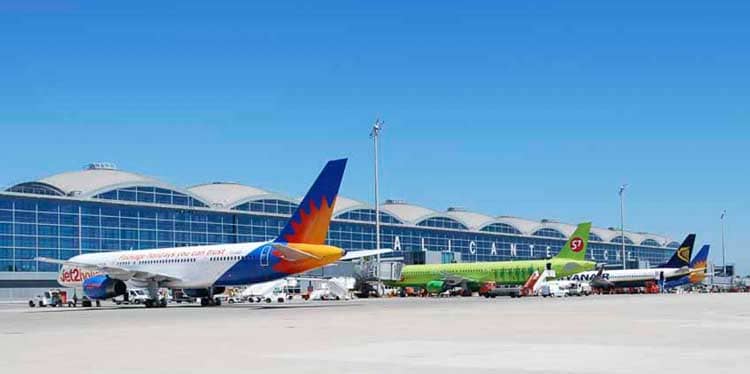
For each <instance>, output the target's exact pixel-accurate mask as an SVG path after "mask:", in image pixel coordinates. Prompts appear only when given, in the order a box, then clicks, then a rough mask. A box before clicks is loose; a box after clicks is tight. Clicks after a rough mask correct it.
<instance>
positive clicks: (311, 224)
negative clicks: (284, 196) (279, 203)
mask: <svg viewBox="0 0 750 374" xmlns="http://www.w3.org/2000/svg"><path fill="white" fill-rule="evenodd" d="M346 161H347V160H346V159H341V160H334V161H329V162H328V163H327V164H326V166H325V167H324V168H323V171H321V172H320V175H318V179H316V180H315V183H313V185H312V187H310V190H309V191H308V192H307V195H305V198H304V199H302V203H300V205H299V207H298V208H297V210H296V211H295V212H294V214H293V215H292V218H291V219H290V220H289V222H288V223H287V224H286V226H285V227H284V229H283V230H281V234H280V235H279V237H278V238H276V240H275V241H276V242H286V243H306V244H324V243H325V240H326V235H327V234H328V227H329V225H330V223H331V215H332V214H333V207H334V205H335V204H336V197H337V196H338V194H339V187H341V179H342V178H343V176H344V169H346Z"/></svg>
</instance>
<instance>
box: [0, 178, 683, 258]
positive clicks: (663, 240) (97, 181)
mask: <svg viewBox="0 0 750 374" xmlns="http://www.w3.org/2000/svg"><path fill="white" fill-rule="evenodd" d="M19 186H30V187H32V186H33V187H39V186H41V187H42V188H43V189H45V190H46V191H47V192H48V193H49V192H53V193H54V194H59V195H65V196H76V197H81V198H92V197H94V196H96V195H98V194H100V193H104V192H107V191H111V190H114V189H119V188H127V187H134V186H149V187H158V188H164V189H169V190H173V191H177V192H180V193H184V194H186V195H188V196H192V197H193V198H195V199H197V200H199V201H201V202H203V203H205V204H206V205H208V206H212V207H217V208H223V209H231V208H234V207H237V206H239V205H241V204H244V203H247V202H251V201H257V200H266V199H274V200H282V201H287V202H290V203H295V204H297V203H299V200H298V199H293V198H290V197H287V196H285V195H282V194H279V193H275V192H271V191H267V190H264V189H260V188H256V187H252V186H248V185H244V184H240V183H233V182H215V183H207V184H201V185H197V186H193V187H190V188H188V189H182V188H179V187H176V186H173V185H171V184H168V183H165V182H162V181H160V180H158V179H155V178H151V177H147V176H144V175H140V174H136V173H131V172H126V171H121V170H117V169H116V168H115V167H114V166H113V165H108V164H91V165H89V166H88V167H87V168H86V169H85V170H81V171H73V172H67V173H60V174H55V175H52V176H49V177H46V178H42V179H39V180H36V181H30V182H25V183H21V184H18V185H15V186H13V187H11V188H9V190H13V189H14V188H15V187H19ZM359 209H374V208H373V207H372V205H370V204H367V203H364V202H361V201H358V200H353V199H349V198H346V197H343V196H339V197H338V198H337V200H336V207H335V210H334V217H336V216H338V215H340V214H343V213H346V212H349V211H353V210H359ZM381 211H382V212H383V213H386V214H390V215H392V216H393V217H394V218H396V219H398V220H400V221H401V222H403V223H404V224H407V225H417V224H419V223H420V222H422V221H424V220H426V219H429V218H434V217H443V218H448V219H452V220H454V221H457V222H459V223H461V224H463V225H464V226H466V227H467V228H469V230H474V231H480V230H482V229H483V228H485V227H487V226H489V225H492V224H495V223H502V224H506V225H509V226H512V227H514V228H516V229H517V230H518V231H519V232H521V234H522V235H532V234H533V233H534V232H536V231H538V230H540V229H543V228H550V229H554V230H557V231H560V232H561V233H563V234H564V235H565V236H570V235H571V234H572V233H573V231H575V228H576V226H575V225H572V224H567V223H561V222H557V221H551V220H542V221H536V220H528V219H523V218H518V217H512V216H498V217H493V216H490V215H486V214H482V213H477V212H471V211H467V210H464V209H460V208H450V209H448V211H446V212H439V211H435V210H432V209H429V208H425V207H422V206H418V205H414V204H409V203H407V202H405V201H398V200H387V201H386V203H385V204H382V205H381ZM592 232H593V233H595V234H596V235H598V236H599V237H601V238H602V241H604V242H611V241H612V239H614V238H616V237H617V236H619V235H620V231H619V230H616V229H611V228H610V229H605V228H599V227H594V228H592ZM625 236H626V237H628V238H629V239H630V240H631V241H632V242H633V243H635V244H636V245H640V244H641V243H643V242H644V241H645V240H648V239H651V240H654V241H656V242H657V243H659V244H660V245H661V246H666V245H668V244H673V243H675V242H673V241H672V240H671V239H669V238H667V237H664V236H661V235H655V234H649V233H642V232H630V231H626V232H625ZM677 244H679V243H677Z"/></svg>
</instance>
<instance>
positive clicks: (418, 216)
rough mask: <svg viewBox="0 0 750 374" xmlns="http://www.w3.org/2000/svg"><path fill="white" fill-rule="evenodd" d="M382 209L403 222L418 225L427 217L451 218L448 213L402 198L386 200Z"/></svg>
mask: <svg viewBox="0 0 750 374" xmlns="http://www.w3.org/2000/svg"><path fill="white" fill-rule="evenodd" d="M380 209H381V210H382V211H383V212H386V213H388V214H390V215H392V216H394V217H396V218H397V219H399V220H400V221H401V222H404V223H407V224H412V225H416V224H417V223H419V222H422V221H424V220H426V219H429V218H433V217H445V218H451V219H452V217H450V216H449V215H447V214H440V213H438V212H437V211H434V210H432V209H428V208H425V207H421V206H419V205H413V204H409V203H407V202H405V201H400V200H386V202H385V204H383V205H381V207H380Z"/></svg>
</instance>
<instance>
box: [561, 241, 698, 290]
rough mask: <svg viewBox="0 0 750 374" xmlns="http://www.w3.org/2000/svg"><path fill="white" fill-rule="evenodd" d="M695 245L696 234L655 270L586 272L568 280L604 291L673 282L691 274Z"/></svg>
mask: <svg viewBox="0 0 750 374" xmlns="http://www.w3.org/2000/svg"><path fill="white" fill-rule="evenodd" d="M694 244H695V234H690V235H688V236H687V237H686V238H685V241H683V242H682V245H680V247H679V248H678V249H677V251H675V253H674V255H673V256H672V258H671V259H670V260H669V261H668V262H666V263H664V264H662V265H660V266H658V267H657V268H654V269H628V270H600V271H599V272H597V271H586V272H582V273H578V274H573V275H571V276H570V277H569V278H568V279H570V280H573V281H581V282H591V286H592V287H596V288H603V289H612V288H625V287H645V286H646V283H647V282H659V281H664V282H669V281H673V280H676V279H680V278H682V277H684V276H686V275H689V274H690V273H691V269H690V256H692V253H693V245H694Z"/></svg>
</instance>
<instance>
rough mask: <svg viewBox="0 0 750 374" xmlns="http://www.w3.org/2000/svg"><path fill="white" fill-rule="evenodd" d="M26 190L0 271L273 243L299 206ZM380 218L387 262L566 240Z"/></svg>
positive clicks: (608, 248) (533, 248) (7, 224)
mask: <svg viewBox="0 0 750 374" xmlns="http://www.w3.org/2000/svg"><path fill="white" fill-rule="evenodd" d="M32 187H33V186H30V187H29V188H30V189H29V190H27V191H24V193H0V271H3V272H37V271H38V272H48V271H57V270H58V266H57V265H54V264H46V263H41V262H37V261H35V260H34V259H35V258H36V257H51V258H58V259H68V258H70V257H73V256H75V255H78V254H82V253H95V252H102V251H115V250H139V249H148V248H164V247H180V246H189V245H203V244H220V243H241V242H253V241H265V240H271V239H273V238H275V237H276V236H277V235H278V234H279V232H280V231H281V229H282V228H283V226H284V225H285V224H286V222H287V220H288V219H289V217H290V215H291V213H292V212H293V209H294V208H295V205H294V203H291V202H285V201H281V200H258V201H251V202H247V203H244V204H243V205H239V206H237V207H236V208H234V209H232V210H220V209H212V208H207V207H204V206H205V205H204V204H202V203H200V202H198V201H197V200H195V199H192V198H190V197H187V198H184V197H185V195H183V194H181V193H178V192H175V191H169V190H161V189H148V188H145V187H144V188H140V187H139V188H135V189H131V190H125V189H123V190H117V191H116V192H112V191H110V192H112V193H109V192H105V193H102V194H100V195H98V196H97V197H96V198H92V199H77V198H64V197H54V196H50V195H49V194H43V193H37V194H34V193H33V192H32V193H29V192H30V191H34V190H33V188H32ZM131 193H134V198H133V195H132V194H131ZM143 200H147V201H143ZM168 200H169V201H170V203H168V204H167V201H168ZM381 218H382V221H381V222H382V226H381V230H382V231H381V237H382V239H381V240H382V246H383V247H388V248H394V249H395V250H396V252H395V253H394V254H393V256H399V257H404V258H405V259H406V261H407V262H416V263H419V262H421V261H424V260H423V259H424V258H425V256H424V255H421V256H420V253H422V252H423V251H442V252H454V253H461V258H462V260H463V261H501V260H516V259H517V260H522V259H532V258H545V257H548V256H553V255H555V254H556V253H557V252H558V251H559V250H560V249H561V248H562V246H563V245H564V244H565V238H564V235H562V234H561V233H559V231H556V230H553V231H554V232H553V231H543V230H540V231H538V232H536V233H535V235H531V236H526V235H521V234H520V231H519V230H517V229H516V228H514V227H513V226H511V225H506V224H493V225H490V226H487V227H485V228H483V229H481V230H480V231H472V230H468V229H466V227H465V226H464V225H462V224H460V223H458V222H457V221H454V220H451V219H443V218H439V217H435V218H430V219H429V220H426V221H423V222H421V223H420V224H419V225H406V224H402V223H401V222H400V221H399V220H398V219H396V218H395V217H393V216H390V215H387V214H384V213H381ZM374 220H375V211H374V210H369V209H363V210H355V211H349V212H344V213H342V214H341V215H340V216H338V217H335V218H334V221H333V222H332V224H331V229H330V231H329V236H328V242H329V244H331V245H335V246H339V247H342V248H344V249H346V250H359V249H374V248H375V222H374ZM619 241H620V239H617V243H612V242H610V243H605V242H602V241H601V238H598V237H596V236H595V235H593V236H592V241H591V244H590V246H589V250H588V254H587V255H586V256H587V258H589V259H592V260H594V261H597V262H603V263H604V262H606V263H608V264H613V265H614V264H618V263H619V264H622V258H621V254H620V244H619ZM646 244H653V243H645V242H644V243H642V244H639V245H636V244H633V243H632V242H630V243H628V242H626V246H625V247H626V259H627V261H628V262H632V261H641V262H644V261H647V262H648V263H649V264H651V265H656V264H659V263H662V262H664V261H666V260H667V259H668V258H669V257H670V256H671V255H672V253H673V252H674V250H673V249H671V248H670V247H669V246H668V247H661V246H658V243H656V244H657V246H650V245H646ZM670 244H672V243H670ZM677 245H679V243H678V244H677Z"/></svg>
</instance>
